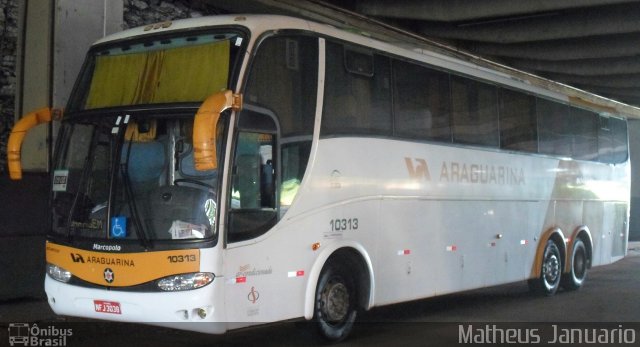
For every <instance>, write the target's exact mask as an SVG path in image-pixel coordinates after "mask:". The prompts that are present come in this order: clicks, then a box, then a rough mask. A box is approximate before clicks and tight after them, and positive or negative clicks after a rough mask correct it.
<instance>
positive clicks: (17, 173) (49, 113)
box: [7, 107, 62, 180]
mask: <svg viewBox="0 0 640 347" xmlns="http://www.w3.org/2000/svg"><path fill="white" fill-rule="evenodd" d="M61 118H62V110H60V109H51V108H49V107H46V108H42V109H39V110H37V111H34V112H30V113H27V114H26V115H25V116H24V117H22V119H20V120H19V121H18V122H17V123H16V124H15V125H14V126H13V129H12V130H11V134H10V135H9V142H8V143H7V162H8V166H9V177H11V179H12V180H20V179H22V162H21V161H20V157H21V150H22V142H23V141H24V137H25V136H26V135H27V132H29V130H31V129H32V128H33V127H35V126H36V125H39V124H42V123H48V122H51V120H60V119H61Z"/></svg>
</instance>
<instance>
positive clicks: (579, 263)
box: [562, 238, 589, 290]
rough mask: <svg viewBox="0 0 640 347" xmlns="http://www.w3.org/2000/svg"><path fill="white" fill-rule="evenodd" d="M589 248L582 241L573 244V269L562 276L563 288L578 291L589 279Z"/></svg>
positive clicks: (578, 240) (577, 240)
mask: <svg viewBox="0 0 640 347" xmlns="http://www.w3.org/2000/svg"><path fill="white" fill-rule="evenodd" d="M588 257H589V256H588V254H587V247H586V246H585V244H584V242H583V241H582V240H581V239H579V238H578V239H576V240H575V241H574V242H573V248H572V250H571V259H570V261H571V269H570V270H569V272H568V273H566V274H565V276H562V288H564V289H566V290H577V289H579V288H580V287H582V284H583V283H584V281H585V279H586V278H587V268H588V267H589V265H588V264H589V258H588Z"/></svg>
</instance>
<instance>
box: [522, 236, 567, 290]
mask: <svg viewBox="0 0 640 347" xmlns="http://www.w3.org/2000/svg"><path fill="white" fill-rule="evenodd" d="M561 277H562V255H561V253H560V249H559V248H558V246H557V245H556V243H555V242H554V241H553V240H549V241H547V244H546V246H545V247H544V253H543V255H542V264H541V266H540V273H539V276H538V278H534V279H531V280H529V288H530V289H531V291H532V292H534V293H536V294H540V295H545V296H551V295H554V294H555V293H556V292H557V291H558V288H559V287H560V278H561Z"/></svg>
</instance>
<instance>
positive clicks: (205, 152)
mask: <svg viewBox="0 0 640 347" xmlns="http://www.w3.org/2000/svg"><path fill="white" fill-rule="evenodd" d="M230 108H231V109H233V110H234V111H239V110H240V109H241V108H242V95H240V94H233V93H232V92H231V91H230V90H225V91H222V92H218V93H215V94H213V95H211V96H209V97H208V98H207V99H206V100H205V101H204V102H203V103H202V105H200V108H199V109H198V112H197V113H196V117H195V120H194V123H193V149H194V153H193V159H194V164H195V169H196V170H197V171H207V170H215V169H216V168H217V167H218V160H217V156H216V134H217V133H218V132H217V129H216V126H217V124H218V119H219V118H220V114H221V113H222V112H224V111H225V110H228V109H230Z"/></svg>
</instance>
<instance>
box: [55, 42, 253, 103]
mask: <svg viewBox="0 0 640 347" xmlns="http://www.w3.org/2000/svg"><path fill="white" fill-rule="evenodd" d="M243 41H244V40H243V36H242V35H241V34H240V33H239V32H229V31H224V32H220V31H215V32H207V33H201V34H189V35H182V36H172V37H160V38H158V37H157V36H154V37H153V38H147V39H138V40H135V41H127V42H121V43H119V44H117V45H113V44H109V45H104V46H98V47H96V48H94V49H93V50H92V51H91V52H90V53H89V57H88V61H87V64H86V66H85V69H84V72H83V74H82V75H81V77H80V82H79V85H78V86H77V88H76V89H75V93H74V95H72V97H71V99H70V103H69V107H68V109H67V113H68V112H77V111H82V110H94V109H100V108H107V107H119V106H132V105H157V104H175V103H192V102H202V101H204V100H205V99H206V98H207V97H208V96H210V95H211V94H213V93H216V92H219V91H222V90H225V89H229V84H230V83H229V82H230V80H231V78H232V73H233V71H234V63H235V62H236V60H237V57H238V56H239V54H238V52H239V50H240V48H241V47H242V43H243Z"/></svg>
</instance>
